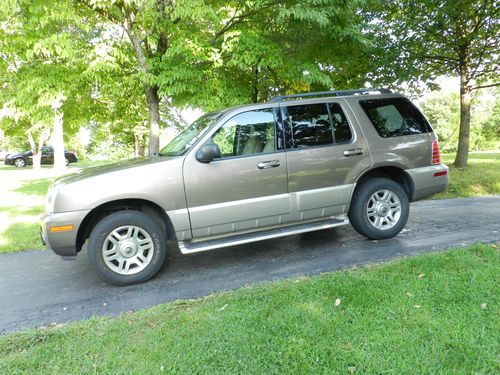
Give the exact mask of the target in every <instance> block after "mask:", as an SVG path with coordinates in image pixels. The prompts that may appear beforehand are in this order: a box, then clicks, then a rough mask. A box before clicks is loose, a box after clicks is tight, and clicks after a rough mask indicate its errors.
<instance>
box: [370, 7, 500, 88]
mask: <svg viewBox="0 0 500 375" xmlns="http://www.w3.org/2000/svg"><path fill="white" fill-rule="evenodd" d="M365 4H366V5H365V10H364V14H365V15H366V17H367V21H368V22H369V33H370V35H371V36H372V40H373V42H374V47H375V53H376V57H377V58H376V59H374V61H373V62H372V64H373V63H375V66H374V68H375V69H374V74H373V80H374V81H382V82H384V81H385V82H389V83H395V84H402V83H404V82H417V81H421V82H426V83H432V81H433V79H434V78H436V77H437V76H438V75H453V76H461V77H463V80H464V81H463V84H464V85H465V86H469V87H474V86H479V85H481V84H482V83H483V82H486V81H490V80H491V81H493V82H495V78H496V75H497V74H498V69H499V65H498V47H499V46H498V33H499V31H500V30H499V27H500V17H499V15H500V8H499V7H498V4H497V2H496V1H495V0H453V1H451V0H446V1H442V0H390V1H386V0H370V1H367V2H366V3H365Z"/></svg>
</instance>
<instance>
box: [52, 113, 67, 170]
mask: <svg viewBox="0 0 500 375" xmlns="http://www.w3.org/2000/svg"><path fill="white" fill-rule="evenodd" d="M52 147H53V148H54V169H57V170H64V169H66V157H65V156H64V136H63V113H62V112H61V111H54V125H53V133H52Z"/></svg>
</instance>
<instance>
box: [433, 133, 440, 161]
mask: <svg viewBox="0 0 500 375" xmlns="http://www.w3.org/2000/svg"><path fill="white" fill-rule="evenodd" d="M432 164H441V151H440V150H439V143H438V141H437V139H435V140H433V141H432Z"/></svg>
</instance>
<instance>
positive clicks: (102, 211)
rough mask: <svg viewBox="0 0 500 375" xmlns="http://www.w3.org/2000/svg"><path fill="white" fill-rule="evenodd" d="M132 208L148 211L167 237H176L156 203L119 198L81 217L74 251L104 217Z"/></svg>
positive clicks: (171, 238) (80, 247)
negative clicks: (162, 227)
mask: <svg viewBox="0 0 500 375" xmlns="http://www.w3.org/2000/svg"><path fill="white" fill-rule="evenodd" d="M126 210H134V211H140V212H144V213H149V214H151V215H152V216H153V217H156V218H157V219H158V221H159V223H160V224H161V225H163V226H164V227H165V231H166V234H167V238H168V239H170V240H173V239H175V238H176V235H175V230H174V226H173V224H172V221H171V220H170V218H169V217H168V215H167V213H166V212H165V210H163V209H162V208H161V207H160V206H159V205H158V204H156V203H154V202H151V201H148V200H145V199H133V198H131V199H119V200H114V201H110V202H106V203H103V204H101V205H99V206H97V207H95V208H94V209H92V210H91V211H90V212H89V213H88V214H87V215H86V216H85V218H84V219H83V221H82V223H81V224H80V227H79V228H78V232H77V236H76V244H75V245H76V251H77V252H80V251H81V249H82V247H83V245H84V243H85V241H86V240H87V239H88V238H89V235H90V232H92V229H93V228H94V227H95V226H96V225H97V223H98V222H99V221H101V220H102V219H103V218H104V217H106V216H108V215H110V214H112V213H114V212H118V211H126Z"/></svg>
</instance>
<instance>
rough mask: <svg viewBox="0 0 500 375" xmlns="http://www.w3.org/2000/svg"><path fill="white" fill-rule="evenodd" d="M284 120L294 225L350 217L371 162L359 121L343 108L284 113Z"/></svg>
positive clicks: (317, 106)
mask: <svg viewBox="0 0 500 375" xmlns="http://www.w3.org/2000/svg"><path fill="white" fill-rule="evenodd" d="M282 111H283V117H284V119H285V130H286V132H285V133H286V136H287V137H286V149H287V153H286V154H287V166H288V189H289V192H290V197H291V215H292V216H291V220H292V221H303V220H315V219H320V218H327V217H331V216H337V215H341V214H344V213H346V212H347V210H348V208H349V207H348V204H349V201H350V197H351V194H352V191H353V188H354V182H355V180H356V178H357V176H359V175H360V174H361V172H362V171H364V170H366V169H368V168H369V167H370V166H371V158H370V153H369V149H368V145H367V143H366V140H365V138H364V137H363V134H362V132H361V131H360V129H359V127H357V123H356V122H355V119H354V116H350V118H349V119H348V117H347V114H350V112H349V111H348V108H347V107H344V106H341V102H331V103H324V102H323V103H314V104H303V105H293V104H286V105H284V106H283V108H282Z"/></svg>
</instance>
